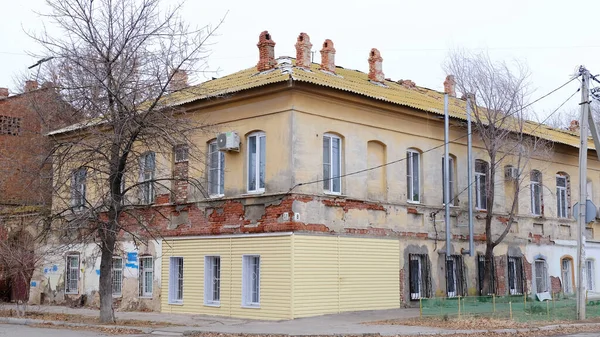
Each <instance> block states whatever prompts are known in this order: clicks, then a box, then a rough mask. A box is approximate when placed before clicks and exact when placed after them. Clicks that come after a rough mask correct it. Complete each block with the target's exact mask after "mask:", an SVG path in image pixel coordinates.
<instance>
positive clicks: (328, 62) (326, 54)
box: [319, 39, 335, 73]
mask: <svg viewBox="0 0 600 337" xmlns="http://www.w3.org/2000/svg"><path fill="white" fill-rule="evenodd" d="M319 69H321V70H327V71H330V72H332V73H335V48H333V41H331V40H330V39H327V40H325V42H323V48H322V49H321V68H319Z"/></svg>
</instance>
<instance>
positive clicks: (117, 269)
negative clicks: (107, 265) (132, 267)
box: [112, 257, 123, 296]
mask: <svg viewBox="0 0 600 337" xmlns="http://www.w3.org/2000/svg"><path fill="white" fill-rule="evenodd" d="M122 290H123V259H122V258H120V257H113V260H112V294H113V296H120V295H121V291H122Z"/></svg>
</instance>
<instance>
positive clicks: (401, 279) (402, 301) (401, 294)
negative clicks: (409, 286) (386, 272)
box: [399, 268, 406, 303]
mask: <svg viewBox="0 0 600 337" xmlns="http://www.w3.org/2000/svg"><path fill="white" fill-rule="evenodd" d="M399 280H400V289H399V291H400V303H406V299H405V298H404V284H405V283H406V281H405V279H404V268H401V269H400V274H399Z"/></svg>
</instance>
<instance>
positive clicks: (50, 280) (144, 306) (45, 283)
mask: <svg viewBox="0 0 600 337" xmlns="http://www.w3.org/2000/svg"><path fill="white" fill-rule="evenodd" d="M161 247H162V240H158V241H150V242H148V245H140V246H139V248H136V246H135V244H134V242H133V241H120V242H118V248H117V250H118V251H119V254H117V255H116V256H119V257H121V258H123V285H122V294H121V295H120V296H113V298H114V300H115V308H117V309H120V310H151V311H159V310H160V289H161V279H160V270H161V259H160V255H159V254H157V253H159V252H161V250H162V248H161ZM63 250H64V252H60V253H58V254H55V255H52V256H48V257H47V258H46V259H45V261H44V263H43V266H42V267H41V268H40V270H38V271H37V272H36V273H35V275H34V277H33V279H32V284H33V283H35V287H33V286H32V287H31V289H30V303H35V304H44V303H52V304H67V305H73V306H81V305H87V306H92V307H98V306H99V303H100V302H99V300H100V298H99V293H98V289H99V276H100V253H99V250H98V247H97V246H96V245H95V244H87V245H74V246H72V247H68V249H67V248H65V249H63ZM76 253H79V256H80V258H79V266H80V268H79V282H78V286H79V290H78V293H77V294H65V263H66V255H68V254H76ZM142 256H152V257H153V258H154V259H153V262H154V265H153V270H154V273H153V278H154V283H153V293H152V298H140V296H139V295H138V294H139V283H138V276H139V257H142Z"/></svg>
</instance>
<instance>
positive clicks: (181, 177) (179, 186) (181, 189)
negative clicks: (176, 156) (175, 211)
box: [173, 161, 189, 204]
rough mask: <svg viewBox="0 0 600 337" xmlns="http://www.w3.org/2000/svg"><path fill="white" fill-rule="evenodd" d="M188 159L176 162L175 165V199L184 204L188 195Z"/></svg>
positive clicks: (177, 202)
mask: <svg viewBox="0 0 600 337" xmlns="http://www.w3.org/2000/svg"><path fill="white" fill-rule="evenodd" d="M188 165H189V163H188V162H187V161H184V162H179V163H175V164H174V165H173V179H174V182H173V185H174V186H173V201H174V202H175V203H176V204H183V203H185V202H186V201H187V197H188V180H187V179H188V172H189V168H188Z"/></svg>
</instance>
